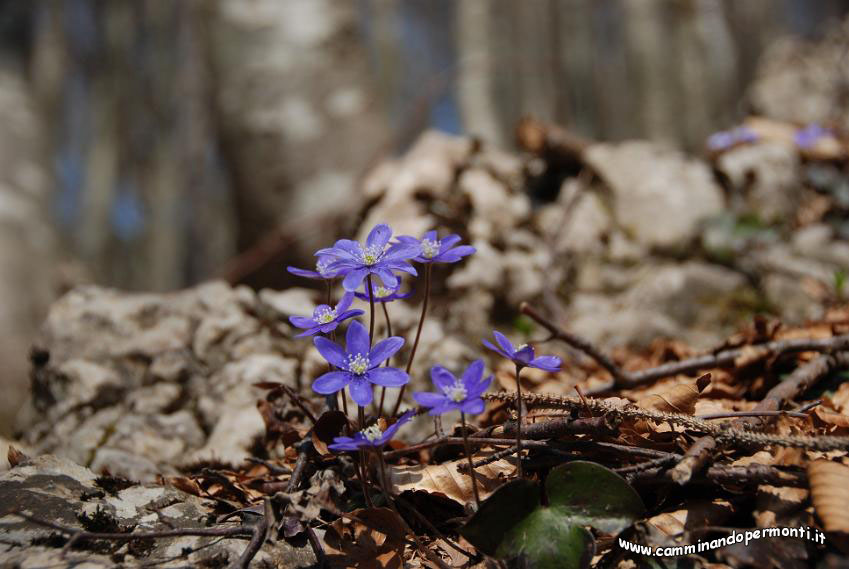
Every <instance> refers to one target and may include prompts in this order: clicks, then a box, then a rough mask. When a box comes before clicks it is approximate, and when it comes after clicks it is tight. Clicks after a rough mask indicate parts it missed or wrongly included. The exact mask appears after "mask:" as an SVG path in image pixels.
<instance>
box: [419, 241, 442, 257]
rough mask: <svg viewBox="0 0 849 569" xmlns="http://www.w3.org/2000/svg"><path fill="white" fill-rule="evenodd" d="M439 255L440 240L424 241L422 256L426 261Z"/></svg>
mask: <svg viewBox="0 0 849 569" xmlns="http://www.w3.org/2000/svg"><path fill="white" fill-rule="evenodd" d="M437 253H439V239H437V240H436V241H431V240H430V239H422V256H423V257H425V258H426V259H433V258H434V257H435V256H436V254H437Z"/></svg>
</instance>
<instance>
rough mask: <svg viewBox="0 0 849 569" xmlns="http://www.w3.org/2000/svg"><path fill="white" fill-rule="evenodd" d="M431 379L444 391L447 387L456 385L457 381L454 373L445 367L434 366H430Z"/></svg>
mask: <svg viewBox="0 0 849 569" xmlns="http://www.w3.org/2000/svg"><path fill="white" fill-rule="evenodd" d="M430 380H431V381H433V384H434V385H435V386H436V387H438V388H439V389H440V390H443V391H444V390H445V388H446V387H450V386H452V385H454V382H456V381H457V378H456V377H454V374H453V373H451V372H450V371H448V370H447V369H445V368H444V367H442V366H433V367H432V368H430Z"/></svg>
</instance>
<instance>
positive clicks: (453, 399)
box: [413, 360, 492, 415]
mask: <svg viewBox="0 0 849 569" xmlns="http://www.w3.org/2000/svg"><path fill="white" fill-rule="evenodd" d="M430 379H431V380H432V381H433V384H434V385H435V386H436V387H437V388H438V389H439V390H440V391H441V392H442V393H429V392H422V391H420V392H418V393H413V399H415V400H416V402H417V403H418V404H419V405H421V406H422V407H430V408H431V409H430V414H431V415H442V414H443V413H447V412H449V411H462V412H463V413H466V414H469V415H477V414H478V413H482V412H483V410H484V403H483V399H481V394H482V393H483V392H484V391H486V389H487V388H488V387H489V384H490V383H492V376H489V377H487V378H486V379H483V360H475V361H474V362H472V364H471V365H469V367H467V368H466V371H464V372H463V376H462V377H461V378H460V379H457V378H456V377H454V374H452V373H451V372H450V371H448V370H447V369H445V368H444V367H441V366H433V367H432V368H431V370H430Z"/></svg>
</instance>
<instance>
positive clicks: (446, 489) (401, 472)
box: [389, 453, 516, 505]
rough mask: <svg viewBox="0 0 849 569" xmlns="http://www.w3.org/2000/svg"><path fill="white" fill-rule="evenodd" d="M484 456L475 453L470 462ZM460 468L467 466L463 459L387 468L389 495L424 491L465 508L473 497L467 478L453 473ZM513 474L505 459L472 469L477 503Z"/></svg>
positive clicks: (512, 467)
mask: <svg viewBox="0 0 849 569" xmlns="http://www.w3.org/2000/svg"><path fill="white" fill-rule="evenodd" d="M486 456H488V454H487V453H478V454H476V455H474V457H473V458H474V460H480V459H481V458H485V457H486ZM461 464H468V461H467V460H466V459H465V458H464V459H462V460H454V461H451V462H444V463H442V464H430V465H427V466H423V465H416V466H390V467H389V484H390V486H391V488H392V491H393V492H397V493H400V492H404V491H407V490H424V491H425V492H429V493H432V494H441V495H443V496H446V497H447V498H450V499H451V500H454V501H455V502H457V503H459V504H461V505H462V504H466V503H467V502H471V501H472V500H474V494H473V492H472V479H471V477H470V476H469V475H468V474H465V473H461V472H460V471H459V470H457V467H458V466H459V465H461ZM515 470H516V465H515V463H514V462H513V461H510V460H507V459H501V460H497V461H495V462H493V463H490V464H486V465H484V466H479V467H478V468H476V469H475V472H476V473H477V481H478V491H479V492H480V497H481V499H485V498H487V497H488V496H489V495H491V494H492V493H493V492H495V490H496V489H497V488H498V487H499V486H501V485H502V484H504V482H506V481H507V479H508V478H510V476H512V475H513V473H514V472H515Z"/></svg>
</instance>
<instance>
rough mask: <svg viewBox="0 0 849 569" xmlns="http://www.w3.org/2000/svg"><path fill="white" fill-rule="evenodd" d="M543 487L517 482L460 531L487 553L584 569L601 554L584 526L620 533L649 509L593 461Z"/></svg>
mask: <svg viewBox="0 0 849 569" xmlns="http://www.w3.org/2000/svg"><path fill="white" fill-rule="evenodd" d="M545 490H546V495H547V497H548V506H543V505H541V504H540V502H539V497H540V490H539V487H538V486H537V485H536V484H534V483H533V482H531V481H529V480H515V481H513V482H510V483H508V484H505V485H504V486H502V487H501V488H499V489H498V490H497V491H496V492H495V493H494V494H493V495H492V496H490V498H489V499H488V500H486V501H485V502H484V503H483V504H481V508H480V510H478V511H477V512H476V513H475V515H474V516H472V518H471V519H470V520H469V521H468V523H467V524H466V525H465V526H464V527H463V528H462V529H461V530H460V533H461V534H462V535H463V536H464V537H465V538H466V539H467V540H469V542H470V543H472V544H473V545H474V546H475V547H477V548H478V549H479V550H480V551H482V552H483V553H486V554H487V555H491V556H494V557H498V558H501V559H505V560H518V561H519V565H522V566H527V567H533V568H540V569H548V568H549V567H551V568H554V567H559V568H566V569H569V568H574V569H581V568H585V567H587V566H588V565H589V562H590V560H591V559H592V556H593V552H594V551H595V542H594V541H593V537H592V534H591V533H590V532H589V531H587V529H586V528H585V527H584V526H593V527H596V528H598V529H599V530H601V531H604V532H606V533H618V532H619V531H621V530H622V529H624V528H626V527H628V526H629V525H630V524H631V523H633V521H634V520H635V519H637V518H639V517H641V516H642V514H643V512H644V511H645V507H644V506H643V502H642V500H641V499H640V496H639V495H638V494H637V493H636V492H635V491H634V489H633V488H631V486H629V485H628V483H627V482H626V481H625V480H624V479H623V478H622V477H621V476H619V475H618V474H616V473H615V472H613V471H611V470H609V469H607V468H605V467H604V466H601V465H600V464H595V463H593V462H585V461H574V462H570V463H567V464H564V465H562V466H558V467H557V468H554V469H552V470H551V472H550V473H549V474H548V478H547V479H546V483H545Z"/></svg>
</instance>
